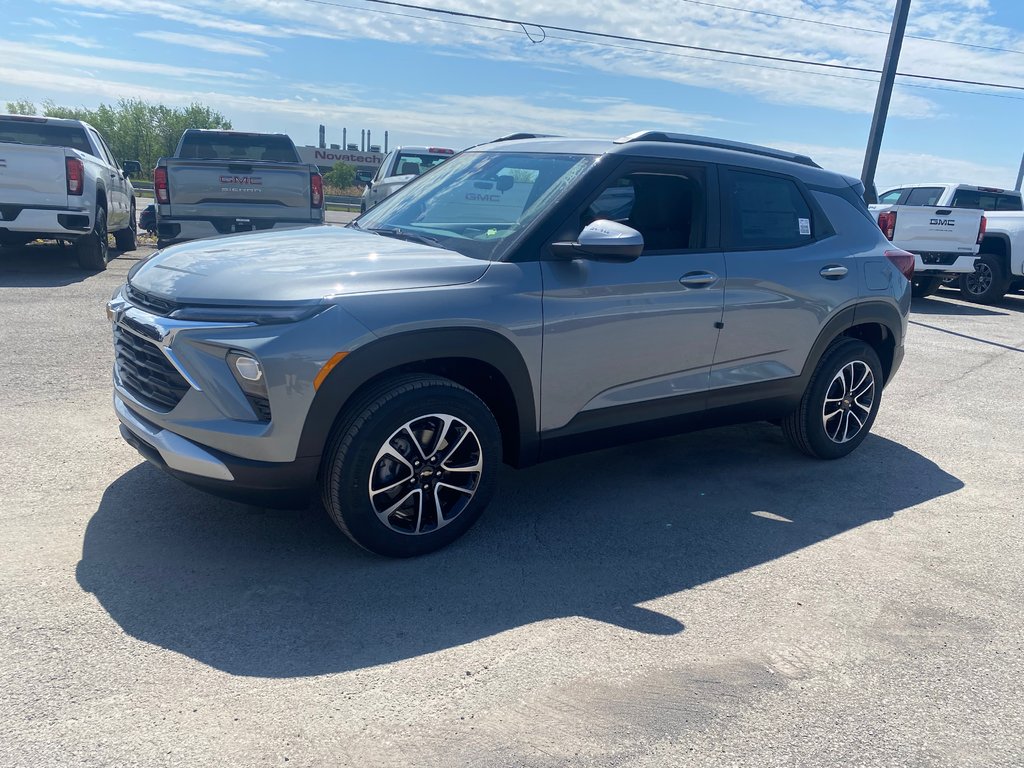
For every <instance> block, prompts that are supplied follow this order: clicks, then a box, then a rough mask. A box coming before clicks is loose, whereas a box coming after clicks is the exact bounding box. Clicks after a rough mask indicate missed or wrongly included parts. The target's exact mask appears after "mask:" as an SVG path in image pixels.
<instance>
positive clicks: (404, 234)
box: [360, 227, 444, 248]
mask: <svg viewBox="0 0 1024 768" xmlns="http://www.w3.org/2000/svg"><path fill="white" fill-rule="evenodd" d="M360 229H362V227H360ZM366 231H367V232H373V233H374V234H378V235H383V236H384V237H394V238H397V239H399V240H408V241H410V242H413V243H422V244H423V245H432V246H434V247H435V248H444V246H443V245H442V244H441V241H440V240H438V239H437V238H436V237H431V236H430V235H421V234H419V233H418V232H409V231H408V230H405V229H402V228H401V227H376V228H375V229H368V230H366Z"/></svg>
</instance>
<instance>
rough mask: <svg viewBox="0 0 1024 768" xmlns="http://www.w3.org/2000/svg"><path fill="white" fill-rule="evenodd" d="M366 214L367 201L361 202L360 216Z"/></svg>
mask: <svg viewBox="0 0 1024 768" xmlns="http://www.w3.org/2000/svg"><path fill="white" fill-rule="evenodd" d="M364 213H366V201H365V200H360V201H359V214H360V215H362V214H364Z"/></svg>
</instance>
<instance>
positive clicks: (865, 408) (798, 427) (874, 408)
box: [782, 339, 882, 459]
mask: <svg viewBox="0 0 1024 768" xmlns="http://www.w3.org/2000/svg"><path fill="white" fill-rule="evenodd" d="M851 394H852V395H853V396H852V397H851V396H850V395H851ZM881 395H882V364H881V363H880V362H879V360H878V355H877V354H876V353H875V350H874V349H872V348H871V347H870V346H869V345H868V344H865V343H864V342H863V341H860V340H858V339H843V340H841V341H838V342H836V343H835V344H833V345H832V346H831V347H829V348H828V350H826V352H825V354H824V355H822V358H821V360H820V361H819V362H818V366H817V367H816V368H815V369H814V373H813V374H812V375H811V380H810V381H809V382H808V383H807V389H806V390H805V391H804V395H803V397H802V398H801V399H800V405H799V406H797V409H796V410H795V411H793V413H791V414H789V415H788V416H786V418H784V419H783V420H782V431H783V433H784V434H785V436H786V439H787V440H788V441H789V442H790V443H791V444H792V445H793V447H794V448H796V449H797V450H798V451H801V452H802V453H805V454H807V455H808V456H813V457H814V458H817V459H838V458H841V457H843V456H846V455H847V454H848V453H850V452H851V451H853V450H854V449H855V448H856V447H857V446H858V445H860V444H861V443H862V442H863V441H864V438H865V437H867V435H868V432H870V431H871V426H872V424H874V423H875V416H877V415H878V406H879V402H880V400H881ZM854 429H855V430H856V431H853V430H854Z"/></svg>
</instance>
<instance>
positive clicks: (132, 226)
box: [114, 200, 138, 251]
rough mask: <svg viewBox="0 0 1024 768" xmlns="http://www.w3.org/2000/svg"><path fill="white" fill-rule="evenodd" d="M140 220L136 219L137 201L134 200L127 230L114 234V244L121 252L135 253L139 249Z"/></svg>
mask: <svg viewBox="0 0 1024 768" xmlns="http://www.w3.org/2000/svg"><path fill="white" fill-rule="evenodd" d="M137 221H138V219H136V218H135V201H134V200H132V207H131V216H130V217H129V219H128V226H127V227H126V228H125V229H122V230H119V231H117V232H115V233H114V244H115V245H116V246H117V250H119V251H134V250H135V249H136V248H137V247H138V230H137V227H138V224H137V223H136V222H137Z"/></svg>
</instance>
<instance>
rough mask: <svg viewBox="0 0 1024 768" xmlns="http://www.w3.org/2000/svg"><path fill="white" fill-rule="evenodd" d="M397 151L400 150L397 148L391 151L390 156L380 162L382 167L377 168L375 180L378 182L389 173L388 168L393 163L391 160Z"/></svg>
mask: <svg viewBox="0 0 1024 768" xmlns="http://www.w3.org/2000/svg"><path fill="white" fill-rule="evenodd" d="M397 152H398V150H395V151H394V152H391V153H389V154H388V156H387V157H385V158H384V160H383V161H382V162H381V164H380V168H378V169H377V175H376V176H374V177H373V180H374V182H378V181H380V180H381V179H383V178H384V177H385V176H387V175H388V171H387V169H388V167H389V166H390V165H391V161H392V160H394V159H395V154H396V153H397Z"/></svg>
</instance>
